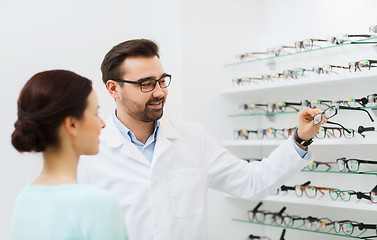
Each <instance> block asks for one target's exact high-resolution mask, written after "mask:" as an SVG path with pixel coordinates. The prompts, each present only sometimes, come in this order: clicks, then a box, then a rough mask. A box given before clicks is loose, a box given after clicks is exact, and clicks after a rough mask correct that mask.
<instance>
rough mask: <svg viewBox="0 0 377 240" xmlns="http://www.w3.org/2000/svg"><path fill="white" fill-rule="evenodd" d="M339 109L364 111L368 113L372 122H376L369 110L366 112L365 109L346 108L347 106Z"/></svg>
mask: <svg viewBox="0 0 377 240" xmlns="http://www.w3.org/2000/svg"><path fill="white" fill-rule="evenodd" d="M339 109H344V110H358V111H364V112H366V113H367V114H368V116H369V118H370V120H371V121H372V122H374V120H373V118H372V116H371V115H370V113H369V112H368V111H367V110H365V109H362V108H357V107H356V108H355V107H346V106H339Z"/></svg>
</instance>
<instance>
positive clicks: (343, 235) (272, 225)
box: [232, 218, 373, 240]
mask: <svg viewBox="0 0 377 240" xmlns="http://www.w3.org/2000/svg"><path fill="white" fill-rule="evenodd" d="M232 221H236V222H243V223H251V224H258V225H262V226H269V227H278V228H285V229H292V230H297V231H304V232H311V233H318V234H326V235H332V236H338V237H347V238H354V239H365V240H369V239H373V238H367V236H365V237H362V236H351V235H345V234H338V233H332V232H322V231H318V230H310V229H304V228H294V227H288V226H285V225H274V224H267V223H259V222H252V221H249V220H242V219H237V218H232Z"/></svg>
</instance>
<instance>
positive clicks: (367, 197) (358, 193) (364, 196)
mask: <svg viewBox="0 0 377 240" xmlns="http://www.w3.org/2000/svg"><path fill="white" fill-rule="evenodd" d="M356 196H357V199H362V198H364V199H367V200H370V196H368V195H366V194H365V193H362V192H357V193H356Z"/></svg>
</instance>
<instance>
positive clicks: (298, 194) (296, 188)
mask: <svg viewBox="0 0 377 240" xmlns="http://www.w3.org/2000/svg"><path fill="white" fill-rule="evenodd" d="M295 192H296V195H297V196H299V197H301V196H302V193H303V192H302V188H301V186H298V185H297V186H295Z"/></svg>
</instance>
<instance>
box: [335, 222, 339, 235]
mask: <svg viewBox="0 0 377 240" xmlns="http://www.w3.org/2000/svg"><path fill="white" fill-rule="evenodd" d="M334 231H335V232H336V233H339V232H340V224H339V222H335V223H334Z"/></svg>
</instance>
